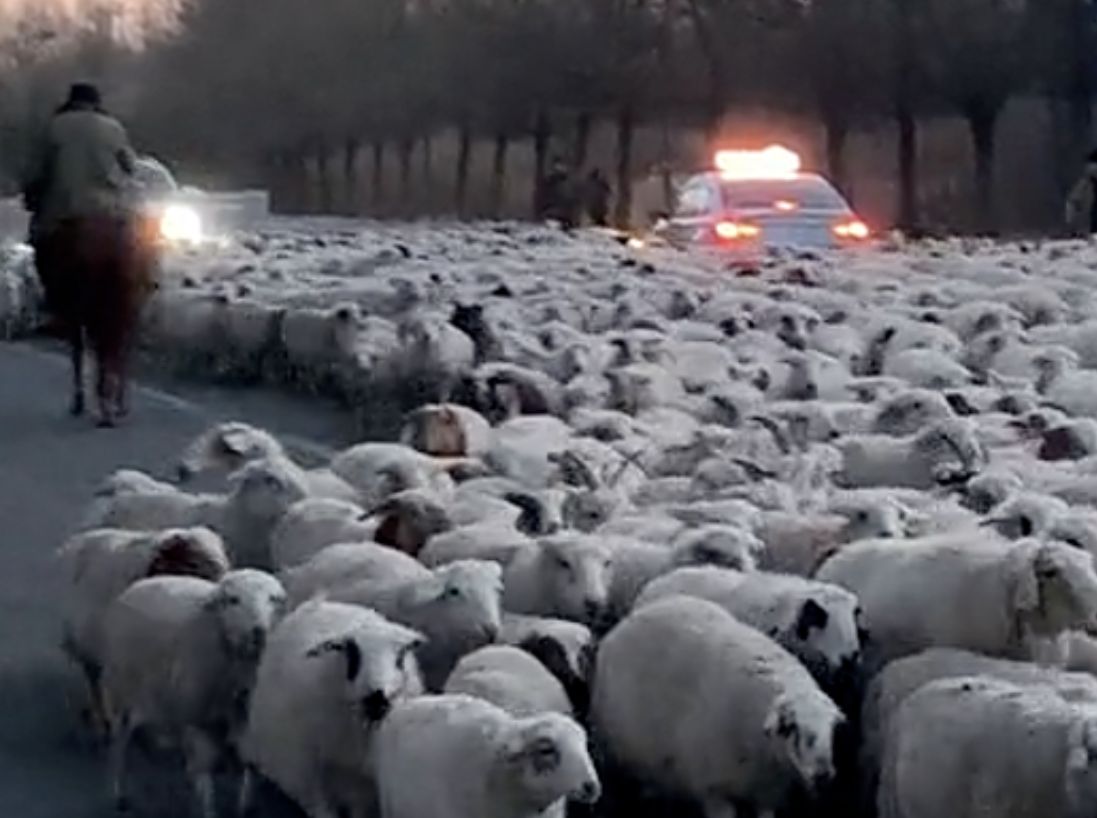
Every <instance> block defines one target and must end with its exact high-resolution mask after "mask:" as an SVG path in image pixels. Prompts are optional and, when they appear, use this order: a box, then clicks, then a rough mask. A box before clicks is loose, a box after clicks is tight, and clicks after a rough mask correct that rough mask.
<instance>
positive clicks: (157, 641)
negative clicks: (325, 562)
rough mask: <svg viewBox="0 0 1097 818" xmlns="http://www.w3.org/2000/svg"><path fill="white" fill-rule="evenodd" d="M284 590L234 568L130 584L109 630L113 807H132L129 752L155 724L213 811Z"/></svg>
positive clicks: (106, 674) (110, 616)
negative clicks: (213, 578)
mask: <svg viewBox="0 0 1097 818" xmlns="http://www.w3.org/2000/svg"><path fill="white" fill-rule="evenodd" d="M284 603H285V593H284V592H283V590H282V586H281V585H280V584H279V583H278V581H277V580H276V579H274V577H271V576H269V575H267V574H263V573H261V572H259V571H252V570H243V571H231V572H229V573H227V574H225V575H224V576H223V577H222V578H221V579H220V581H219V582H217V583H213V582H210V581H208V580H204V579H198V578H194V577H179V576H161V577H155V578H152V579H143V580H140V581H138V582H137V583H135V584H134V585H131V586H130V587H129V588H128V589H127V590H126V591H125V592H123V593H122V594H121V595H120V596H119V597H118V598H117V599H116V600H115V601H114V602H113V603H112V605H111V607H110V609H109V610H108V612H107V615H106V618H105V624H104V638H103V696H104V701H105V703H106V711H107V714H108V721H109V725H110V735H111V759H112V764H111V767H112V769H111V778H112V782H113V794H114V799H115V803H116V805H117V806H118V808H119V809H122V810H125V809H126V808H127V803H128V800H129V798H128V794H127V791H128V788H127V786H126V755H127V751H128V749H129V744H130V741H131V739H132V737H133V735H134V733H135V731H137V730H139V729H142V728H149V729H152V730H154V731H156V732H157V733H159V734H160V735H161V736H165V737H167V738H170V739H174V740H175V741H178V742H179V743H181V744H182V746H183V748H184V753H185V757H186V768H187V774H188V776H189V777H190V780H191V785H192V787H193V789H194V793H195V796H196V798H197V802H198V804H199V806H200V812H201V814H202V815H203V816H205V817H206V818H212V816H213V815H214V814H215V808H214V790H213V777H212V776H213V769H214V765H215V763H216V762H217V760H218V758H219V757H221V756H223V755H225V754H227V753H228V752H229V748H230V747H231V744H232V742H233V741H234V740H235V738H236V736H237V735H238V733H239V731H240V729H241V728H242V726H243V724H242V723H243V718H244V713H245V708H246V702H247V698H248V696H249V695H250V692H251V686H252V683H253V681H254V674H255V669H256V666H257V664H258V661H259V656H260V654H261V653H262V650H263V646H264V645H265V643H266V639H267V635H268V634H269V633H270V631H271V628H272V627H273V626H274V625H275V623H276V622H277V620H278V617H279V616H280V615H281V612H282V609H283V606H284Z"/></svg>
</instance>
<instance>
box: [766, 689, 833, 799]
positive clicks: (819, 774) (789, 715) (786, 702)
mask: <svg viewBox="0 0 1097 818" xmlns="http://www.w3.org/2000/svg"><path fill="white" fill-rule="evenodd" d="M844 721H845V719H844V718H843V716H842V714H841V712H840V711H839V710H838V707H837V706H836V705H835V704H834V702H832V701H831V700H830V699H828V698H827V697H826V696H825V695H823V694H822V693H821V692H819V691H805V692H802V693H791V692H790V693H784V694H782V695H781V696H779V697H778V698H777V699H776V700H775V701H774V703H773V708H772V709H771V710H770V712H769V714H768V715H767V716H766V721H765V726H764V729H765V733H766V735H767V736H769V737H770V739H771V740H773V741H775V742H776V743H777V744H778V746H780V747H781V749H782V750H783V752H784V755H785V757H786V758H787V759H788V760H789V762H790V763H791V764H792V766H793V767H794V768H795V769H796V771H797V772H798V773H799V774H800V776H801V777H802V778H803V780H804V783H805V784H806V785H807V786H808V787H809V788H810V789H812V790H818V789H819V788H821V787H823V786H825V785H826V784H827V783H829V782H830V781H831V780H832V779H833V778H834V771H835V770H834V734H835V731H836V730H837V728H838V727H839V725H841V724H842V723H843V722H844Z"/></svg>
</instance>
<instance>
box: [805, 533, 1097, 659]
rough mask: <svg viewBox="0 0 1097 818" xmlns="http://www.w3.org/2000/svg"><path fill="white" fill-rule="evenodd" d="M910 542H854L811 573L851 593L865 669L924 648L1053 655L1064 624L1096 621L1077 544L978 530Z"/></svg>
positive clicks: (1092, 583) (1087, 567)
mask: <svg viewBox="0 0 1097 818" xmlns="http://www.w3.org/2000/svg"><path fill="white" fill-rule="evenodd" d="M915 542H916V543H917V544H912V545H910V546H906V547H900V548H896V547H895V546H894V545H893V544H890V543H888V542H887V541H866V542H862V543H854V544H853V545H850V546H847V547H846V548H844V549H843V550H842V551H840V552H839V553H838V554H837V555H836V556H834V557H832V558H831V559H829V560H828V561H827V562H825V563H823V565H822V566H821V567H820V569H819V571H818V572H817V573H816V578H817V579H819V580H821V581H823V582H831V583H834V584H836V585H840V586H842V587H844V588H847V589H849V590H850V591H852V592H853V593H855V594H856V595H857V598H858V599H859V600H860V602H861V608H862V610H863V612H864V617H865V623H866V626H867V628H868V630H869V633H870V634H871V642H870V645H869V646H868V648H866V651H865V655H866V663H867V665H868V666H869V667H870V668H874V667H876V666H877V663H886V662H887V661H891V660H894V659H897V658H899V657H902V656H906V655H909V654H911V653H915V652H917V651H919V650H923V649H925V648H930V647H956V648H963V649H966V650H973V651H977V652H980V653H986V654H988V655H991V656H1000V657H1003V658H1007V659H1029V660H1033V659H1048V658H1053V659H1057V658H1058V654H1059V653H1060V647H1059V645H1058V640H1059V638H1060V637H1061V635H1062V634H1063V632H1064V631H1067V630H1073V629H1085V628H1092V627H1093V626H1094V625H1095V624H1097V573H1095V572H1094V567H1093V560H1092V558H1091V557H1090V555H1089V554H1088V553H1086V552H1083V551H1079V550H1078V549H1075V548H1071V547H1070V546H1066V545H1061V544H1058V543H1039V542H1035V541H1031V540H1022V541H1019V542H1016V543H1013V544H1010V545H1002V544H999V543H996V542H987V541H986V539H985V538H982V539H980V538H979V537H977V536H976V537H963V536H961V537H956V536H949V535H944V536H940V537H936V538H933V537H931V538H926V539H924V540H919V541H915ZM870 656H871V657H872V658H871V660H870V658H869V657H870Z"/></svg>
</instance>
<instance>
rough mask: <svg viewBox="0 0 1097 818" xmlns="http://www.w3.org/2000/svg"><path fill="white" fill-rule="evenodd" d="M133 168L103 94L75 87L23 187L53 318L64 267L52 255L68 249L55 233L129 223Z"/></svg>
mask: <svg viewBox="0 0 1097 818" xmlns="http://www.w3.org/2000/svg"><path fill="white" fill-rule="evenodd" d="M135 168H136V157H135V155H134V152H133V150H132V148H131V147H130V143H129V137H128V136H127V135H126V130H125V128H123V127H122V125H121V123H119V122H118V120H116V119H114V118H113V117H111V116H109V115H108V114H107V113H106V112H105V111H104V110H103V104H102V97H101V96H100V94H99V89H97V88H96V87H95V86H94V85H91V84H89V83H77V84H75V85H73V86H72V88H70V89H69V95H68V99H66V100H65V102H64V104H63V105H61V107H60V108H58V109H57V111H56V113H55V114H54V117H53V119H52V121H51V122H50V124H49V128H48V130H47V132H46V135H45V139H44V140H43V141H42V143H41V144H40V145H39V146H38V149H37V150H36V151H35V152H34V160H33V161H32V163H31V166H30V172H29V173H28V174H27V177H26V180H25V183H24V186H23V199H24V203H25V205H26V207H27V210H29V211H30V213H31V225H30V237H29V238H30V243H31V245H32V246H33V247H34V248H35V255H36V259H37V264H36V266H37V267H38V274H39V277H40V278H41V279H42V286H43V288H44V290H45V293H46V305H47V308H48V309H49V310H50V311H51V312H52V313H54V315H57V314H58V309H59V307H60V305H59V304H58V303H57V298H58V297H59V293H58V287H57V286H56V276H57V275H58V274H59V273H60V270H61V269H62V266H63V265H59V264H58V263H56V262H57V261H58V260H57V259H55V258H54V256H55V254H58V253H64V252H66V248H64V247H60V246H58V242H53V241H50V237H51V234H53V233H55V231H56V230H57V228H58V227H59V226H60V225H62V224H63V223H65V222H66V221H70V220H73V219H88V218H93V219H103V218H106V219H111V220H115V221H117V222H120V223H125V222H128V221H129V219H130V218H131V217H132V214H133V212H134V207H135V204H134V189H133V183H132V177H133V174H134V171H135Z"/></svg>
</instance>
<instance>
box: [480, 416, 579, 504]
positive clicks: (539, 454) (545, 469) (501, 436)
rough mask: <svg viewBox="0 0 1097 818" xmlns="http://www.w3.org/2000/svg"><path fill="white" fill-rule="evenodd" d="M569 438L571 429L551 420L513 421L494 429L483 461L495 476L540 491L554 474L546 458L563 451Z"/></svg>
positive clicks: (529, 418)
mask: <svg viewBox="0 0 1097 818" xmlns="http://www.w3.org/2000/svg"><path fill="white" fill-rule="evenodd" d="M571 438H572V431H571V428H570V427H568V425H567V424H566V423H564V422H563V421H561V420H559V419H557V418H555V417H551V416H548V415H531V416H524V417H519V418H514V419H512V420H510V421H507V422H506V423H503V424H501V425H500V426H498V427H496V429H495V434H494V440H493V442H492V447H491V450H490V451H489V452H488V454H487V456H486V457H485V460H486V462H487V463H488V465H489V466H491V467H493V468H494V469H495V471H496V473H497V474H499V475H501V476H503V477H509V478H511V479H513V480H514V481H516V482H517V483H518V484H519V485H521V486H523V487H525V488H527V489H538V488H544V487H546V486H548V485H550V484H551V483H552V482H553V479H554V477H555V476H556V474H557V466H556V464H554V463H553V462H551V461H550V460H549V456H550V455H551V454H553V453H554V452H560V451H562V450H564V449H565V448H567V446H568V445H569V443H570V442H571Z"/></svg>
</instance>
